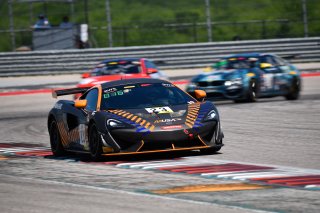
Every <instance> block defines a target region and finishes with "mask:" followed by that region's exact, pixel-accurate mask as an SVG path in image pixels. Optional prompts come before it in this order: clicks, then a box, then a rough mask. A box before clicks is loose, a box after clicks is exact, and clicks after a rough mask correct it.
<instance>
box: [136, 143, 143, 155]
mask: <svg viewBox="0 0 320 213" xmlns="http://www.w3.org/2000/svg"><path fill="white" fill-rule="evenodd" d="M141 142H142V144H141V146H140V147H139V148H138V149H137V151H136V152H139V150H140V149H141V148H142V147H143V145H144V141H143V140H141Z"/></svg>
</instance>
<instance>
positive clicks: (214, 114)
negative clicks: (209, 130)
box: [204, 110, 217, 121]
mask: <svg viewBox="0 0 320 213" xmlns="http://www.w3.org/2000/svg"><path fill="white" fill-rule="evenodd" d="M216 115H217V113H216V112H215V111H214V110H211V111H210V112H209V113H208V115H207V116H206V117H205V118H204V121H212V120H213V119H214V118H215V117H216Z"/></svg>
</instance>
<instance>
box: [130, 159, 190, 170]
mask: <svg viewBox="0 0 320 213" xmlns="http://www.w3.org/2000/svg"><path fill="white" fill-rule="evenodd" d="M191 163H192V162H180V161H175V162H165V163H152V164H145V165H133V166H130V168H135V169H137V168H142V169H143V168H144V167H152V166H162V167H167V166H169V165H178V166H179V165H190V164H191ZM193 163H194V162H193Z"/></svg>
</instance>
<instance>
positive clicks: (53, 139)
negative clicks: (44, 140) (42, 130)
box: [49, 120, 66, 157]
mask: <svg viewBox="0 0 320 213" xmlns="http://www.w3.org/2000/svg"><path fill="white" fill-rule="evenodd" d="M49 135H50V145H51V151H52V153H53V155H54V156H56V157H58V156H63V155H65V154H66V152H65V150H64V148H63V145H62V142H61V136H60V133H59V129H58V125H57V122H56V121H55V120H52V121H51V122H50V126H49Z"/></svg>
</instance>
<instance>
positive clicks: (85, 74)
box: [81, 72, 90, 78]
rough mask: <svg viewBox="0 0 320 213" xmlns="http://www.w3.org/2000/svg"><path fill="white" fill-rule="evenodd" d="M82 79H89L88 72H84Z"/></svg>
mask: <svg viewBox="0 0 320 213" xmlns="http://www.w3.org/2000/svg"><path fill="white" fill-rule="evenodd" d="M81 77H82V78H89V77H90V73H89V72H85V73H83V74H82V75H81Z"/></svg>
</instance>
